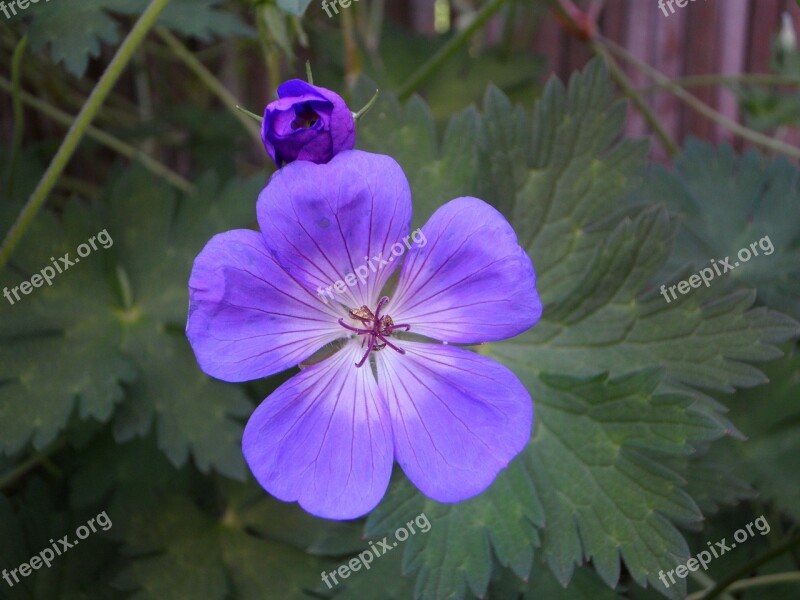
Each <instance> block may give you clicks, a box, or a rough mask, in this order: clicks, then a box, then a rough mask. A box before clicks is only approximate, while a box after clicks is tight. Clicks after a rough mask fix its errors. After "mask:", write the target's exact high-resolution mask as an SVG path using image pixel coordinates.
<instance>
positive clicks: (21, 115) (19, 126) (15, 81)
mask: <svg viewBox="0 0 800 600" xmlns="http://www.w3.org/2000/svg"><path fill="white" fill-rule="evenodd" d="M27 47H28V36H27V35H25V36H23V37H22V39H21V40H20V41H19V43H18V44H17V47H16V48H14V55H13V57H12V59H11V99H12V105H13V107H14V108H13V110H14V138H13V141H12V142H11V162H10V163H9V165H8V174H7V177H6V179H7V181H8V185H7V187H6V198H11V195H12V194H13V193H14V179H15V178H16V175H17V163H18V162H19V152H20V148H21V147H22V135H23V133H24V132H25V112H24V111H23V110H22V101H21V99H20V93H21V92H22V84H21V82H20V80H21V76H22V57H23V56H25V49H26V48H27Z"/></svg>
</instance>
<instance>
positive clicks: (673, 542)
mask: <svg viewBox="0 0 800 600" xmlns="http://www.w3.org/2000/svg"><path fill="white" fill-rule="evenodd" d="M376 115H377V118H376ZM415 115H416V116H415ZM372 118H373V119H375V120H378V119H380V123H379V125H378V126H377V127H376V131H375V132H374V135H375V138H372V137H371V136H370V135H368V136H365V138H366V139H364V138H362V140H361V143H362V144H363V145H364V147H366V148H370V149H377V148H378V147H379V145H380V144H379V142H378V140H383V145H382V150H381V151H383V152H387V153H389V154H392V155H393V156H395V157H398V160H399V161H400V163H401V164H402V165H403V167H404V169H405V170H406V172H407V173H408V174H409V177H410V179H411V181H412V189H413V191H414V194H415V201H416V203H417V204H416V206H415V208H416V209H417V210H419V209H421V210H422V212H423V213H425V214H426V215H427V214H429V213H430V212H432V211H433V210H435V208H436V207H437V206H439V205H440V204H441V203H443V202H445V201H446V200H448V199H450V198H452V197H453V196H454V195H457V194H463V193H470V191H471V193H473V194H475V195H481V194H483V198H484V199H486V200H488V201H490V202H492V203H493V204H494V205H495V206H497V207H498V208H499V209H500V210H502V211H503V212H505V213H506V214H509V215H512V218H513V221H512V222H514V224H515V227H516V230H517V232H518V235H519V237H520V240H521V242H522V243H523V244H524V246H525V247H526V248H527V249H528V250H529V253H530V255H531V258H532V260H533V262H534V266H535V267H536V268H537V274H538V277H539V286H540V289H541V291H542V295H543V298H544V300H545V313H544V316H543V318H542V321H541V322H540V323H539V324H538V325H537V326H536V327H534V328H533V329H532V330H531V331H529V332H528V333H526V334H523V335H521V336H519V337H517V338H515V339H514V340H510V341H508V342H502V343H496V344H490V345H487V346H483V347H482V348H481V349H480V351H481V352H483V353H484V354H487V355H488V356H491V357H494V358H497V359H498V360H501V361H502V362H505V363H506V364H507V365H508V366H510V367H511V368H512V369H514V370H515V372H516V373H517V374H518V375H519V376H520V377H521V379H522V380H523V382H524V383H525V384H526V386H527V387H528V389H529V391H530V392H531V395H532V397H533V398H534V403H535V405H536V407H537V417H536V418H537V422H538V426H537V430H536V433H535V435H534V438H533V440H532V442H531V444H530V446H529V448H528V450H526V451H525V452H524V453H523V455H522V456H521V457H519V458H518V459H517V461H516V462H515V463H512V466H511V467H510V468H509V471H508V473H507V474H506V475H509V474H515V475H516V474H519V473H520V470H521V468H522V465H520V464H517V463H523V464H524V469H523V471H524V473H526V474H527V476H526V478H527V482H526V484H525V485H526V486H527V487H528V488H530V489H531V490H532V492H533V494H534V495H535V496H534V498H535V499H534V500H531V499H530V498H529V499H528V500H527V501H525V502H522V501H520V500H518V499H517V500H514V496H513V495H510V494H509V493H508V492H500V491H498V490H499V489H502V486H503V478H502V477H501V478H499V479H498V482H497V483H496V484H495V485H493V486H492V488H490V489H489V490H488V491H487V492H486V493H484V494H482V495H481V496H480V497H478V498H476V499H473V500H471V501H468V502H465V503H463V504H459V505H456V506H452V507H449V506H447V507H438V506H436V505H435V503H433V502H431V501H427V500H424V499H423V498H421V497H418V498H417V499H416V503H417V504H416V507H418V508H419V510H422V507H425V512H426V514H428V515H429V516H430V517H431V520H432V523H433V529H432V531H431V532H430V533H429V534H427V535H426V536H425V538H423V539H419V540H418V539H416V538H415V539H414V540H412V541H410V542H409V546H408V550H407V552H408V554H407V555H406V556H405V557H404V565H405V568H406V569H408V570H419V574H418V580H417V588H416V589H417V592H418V594H419V595H420V597H422V598H440V597H463V595H464V594H465V592H466V590H467V589H469V590H470V591H471V592H472V593H473V594H475V595H477V596H481V595H483V594H484V593H485V591H486V589H487V586H488V583H489V578H490V573H491V564H492V561H491V557H490V554H489V548H490V546H489V545H488V544H489V543H490V544H491V547H493V548H494V551H495V553H496V554H497V556H498V559H499V561H500V563H501V564H503V565H509V566H512V568H513V569H514V570H515V571H516V572H517V574H518V575H519V576H521V577H523V576H526V575H527V574H528V571H529V570H530V568H531V558H530V556H531V555H530V554H529V553H525V552H523V553H522V554H520V553H519V552H517V553H516V554H514V556H515V557H516V559H517V561H518V562H517V564H516V565H512V564H511V560H510V557H509V556H508V555H506V554H505V553H504V551H503V549H505V548H511V547H516V548H519V547H520V545H522V546H524V545H527V546H529V547H531V549H532V548H533V547H534V546H536V545H538V536H537V535H536V533H535V531H533V532H532V531H531V525H532V524H535V523H537V522H540V521H541V517H540V516H539V514H538V513H540V511H541V513H542V514H543V520H544V523H545V527H544V529H543V530H542V534H541V537H542V549H541V552H542V555H543V557H544V559H545V560H546V561H547V563H548V565H549V566H550V568H551V569H552V570H553V572H554V574H555V575H556V577H557V579H559V580H560V581H561V583H562V584H566V583H567V582H568V581H569V580H570V577H571V574H572V571H573V569H574V566H575V565H580V564H581V563H583V562H584V560H587V559H591V560H592V563H593V564H594V566H595V568H596V569H597V570H598V572H599V574H600V575H601V577H602V578H603V579H604V580H605V582H606V583H607V584H608V585H611V586H613V585H615V584H616V582H617V580H618V578H619V575H620V568H621V565H620V560H622V561H624V563H625V566H626V568H627V571H628V572H629V574H630V576H631V577H632V578H633V580H634V581H636V582H637V583H638V584H640V585H644V584H645V583H646V582H649V583H650V584H651V585H653V584H656V585H658V586H659V589H661V590H663V586H661V584H660V583H658V582H657V579H656V576H657V572H658V569H659V568H663V565H664V564H676V563H678V562H680V560H679V558H680V557H682V556H685V555H686V554H687V551H688V549H687V546H686V543H685V541H684V540H683V538H682V536H681V535H680V533H679V532H678V530H677V528H676V525H684V526H686V525H689V524H691V523H696V522H698V521H700V520H701V518H702V516H701V513H700V511H699V510H698V508H697V505H696V504H695V502H694V501H693V500H692V499H691V497H690V496H689V495H688V494H687V493H686V491H685V490H684V489H683V485H684V483H683V477H682V475H681V473H680V468H679V470H677V471H676V470H672V469H670V468H669V467H668V466H666V465H667V464H668V461H669V460H674V459H676V458H678V457H681V456H687V455H688V454H690V453H692V452H694V451H696V450H697V449H698V448H700V447H703V446H704V445H705V444H707V443H708V442H709V441H712V440H714V439H716V438H718V437H720V436H721V435H723V434H724V433H726V432H730V433H733V432H735V429H734V428H733V426H732V425H730V423H729V422H728V421H727V420H726V419H725V418H724V417H723V415H722V414H721V412H720V411H721V407H720V405H718V404H716V403H714V402H713V401H712V400H711V399H710V398H709V397H708V396H706V395H705V393H704V392H703V390H719V391H724V392H730V391H733V390H734V389H735V388H737V387H750V386H754V385H758V384H760V383H764V382H765V381H766V379H765V377H764V375H763V374H762V373H761V372H760V371H759V370H758V369H756V368H755V367H753V366H751V365H749V364H747V363H748V362H754V361H764V360H770V359H774V358H776V357H777V356H779V355H780V350H779V349H778V348H777V346H776V344H777V343H779V342H781V341H782V340H786V339H789V338H790V337H792V336H793V335H796V333H797V331H798V328H797V323H796V322H794V321H792V320H791V319H789V318H787V317H784V316H782V315H780V314H779V313H775V312H771V311H768V310H766V309H761V308H759V309H751V307H752V304H753V302H754V295H753V294H752V293H749V292H739V293H734V294H728V293H727V290H725V289H722V288H717V289H716V290H703V291H700V290H698V291H697V293H696V294H694V295H692V296H687V297H686V298H685V299H684V300H683V301H682V302H676V303H673V304H671V305H668V304H667V303H666V302H665V301H664V300H663V298H662V297H661V296H660V295H658V294H657V293H656V291H655V290H653V288H652V282H653V280H654V278H655V280H656V281H658V278H657V276H658V274H659V273H660V271H661V269H662V267H663V265H664V264H666V262H667V260H668V258H669V257H670V255H671V252H672V244H673V238H674V236H675V224H674V222H673V220H672V218H671V217H670V216H669V215H668V214H667V213H666V212H665V211H664V210H663V209H660V208H658V207H653V206H652V204H649V205H647V206H644V207H630V206H629V205H626V204H624V203H621V202H620V199H621V197H622V196H623V194H624V193H625V191H626V189H627V188H628V187H629V186H630V185H631V184H632V182H634V181H635V179H634V176H635V175H636V174H637V173H638V172H639V170H640V168H641V166H642V161H641V157H642V156H643V155H644V152H643V148H642V146H641V144H639V143H635V142H628V141H622V142H618V143H617V142H616V139H617V137H618V135H619V132H620V130H621V128H622V125H623V122H624V107H623V106H622V105H621V104H619V103H618V102H616V101H614V98H613V90H612V88H611V85H610V82H609V80H608V76H607V74H606V73H605V70H604V68H603V67H602V66H601V65H600V64H599V63H595V64H593V65H592V66H590V67H589V68H588V69H587V71H586V72H584V73H583V74H581V75H577V76H575V77H573V79H572V81H571V82H570V86H569V88H568V89H564V88H563V87H562V86H561V85H560V84H558V83H557V82H551V84H550V85H549V86H548V87H547V89H546V90H545V93H544V95H543V97H542V98H541V100H540V101H539V103H538V104H537V108H536V111H535V113H534V119H533V126H532V135H526V133H525V132H526V131H530V130H531V125H529V124H528V121H527V117H526V116H525V114H524V113H523V112H521V111H519V110H514V109H512V107H511V106H510V104H509V103H508V101H507V100H506V99H505V98H504V97H503V96H502V94H501V93H499V92H498V91H496V90H490V91H489V93H488V94H487V96H486V100H485V102H484V114H483V115H482V116H478V115H476V114H475V113H474V112H472V111H467V112H466V113H464V114H463V115H461V116H460V117H456V118H455V119H454V123H458V124H460V125H461V126H463V125H464V124H469V125H468V126H467V127H466V130H468V131H470V132H471V133H472V134H473V137H472V138H471V139H473V140H475V141H476V142H477V143H474V144H469V145H468V144H463V143H462V144H461V147H462V148H463V147H466V146H469V148H464V150H463V151H464V152H467V161H466V162H465V163H462V164H458V165H455V164H454V165H453V166H452V168H444V169H443V168H439V164H440V163H442V162H444V161H445V160H447V156H448V151H447V148H448V136H445V142H444V144H443V145H442V147H441V148H439V147H437V146H438V144H437V142H436V137H435V133H433V130H432V124H431V120H430V118H429V117H427V116H426V114H425V112H424V111H422V110H420V108H416V107H415V106H414V103H411V104H410V105H409V107H408V108H407V109H406V110H405V114H403V112H402V111H401V110H400V109H399V107H396V106H393V105H392V103H391V101H390V100H386V99H385V100H384V101H383V104H382V105H380V107H376V110H375V113H374V114H373V116H372ZM382 127H385V128H386V129H385V130H382V129H381V128H382ZM451 127H454V125H453V124H451ZM423 132H424V134H423ZM412 140H415V141H413V142H412ZM451 143H452V142H451ZM387 146H388V147H389V148H390V149H387ZM453 146H457V144H453ZM414 149H417V153H416V154H415V153H414V152H413V150H414ZM420 151H421V152H420ZM430 171H434V172H437V173H438V174H439V176H440V177H439V178H438V179H439V183H438V185H436V186H431V185H426V183H427V181H428V179H427V178H428V177H429V175H428V173H429V172H430ZM441 179H445V180H446V181H448V182H449V183H443V182H442V181H441ZM476 181H480V182H481V183H480V184H477V183H476ZM420 189H422V190H423V191H422V192H420ZM424 218H425V217H423V220H424ZM653 369H656V371H653ZM556 374H558V375H556ZM609 375H610V376H611V377H612V379H608V377H609ZM515 489H517V490H518V489H520V488H519V486H517V487H516V488H515ZM556 491H557V493H556ZM529 493H530V492H529ZM709 494H710V497H713V498H717V496H718V495H719V494H717V493H714V492H713V491H711V492H709ZM407 495H408V490H407V489H406V488H405V487H404V486H397V487H394V488H392V489H391V490H390V493H389V496H388V498H387V499H386V500H385V502H384V504H383V505H381V506H380V507H379V508H378V509H377V510H376V511H375V513H373V515H372V516H371V517H370V523H373V522H374V520H375V519H381V522H384V523H385V525H384V528H383V529H384V530H386V531H388V530H391V529H393V528H396V527H398V526H400V525H401V524H402V523H403V518H406V519H407V518H408V516H409V514H410V513H411V512H413V510H411V511H409V510H406V511H398V510H397V509H396V506H397V505H398V503H400V502H401V500H398V499H397V497H399V498H402V499H403V500H402V502H406V503H408V502H414V500H413V498H412V499H408V498H407V497H406V496H407ZM496 495H500V496H502V497H503V499H504V500H505V501H506V502H509V501H511V508H509V507H507V508H506V509H505V510H504V511H503V513H504V514H508V515H509V516H513V517H512V520H513V521H514V522H515V523H516V526H513V527H512V526H509V525H508V524H507V523H496V522H492V521H489V520H486V519H482V518H481V515H486V514H490V513H492V514H494V513H497V512H498V511H496V510H492V508H491V507H492V505H493V504H494V503H495V502H496V501H497V500H496V499H495V496H496ZM515 502H516V503H520V506H518V507H517V509H522V510H521V512H516V513H515V510H514V509H513V505H514V503H515ZM598 502H602V508H601V507H599V506H598ZM534 506H540V507H541V508H540V509H534V510H533V512H531V509H532V507H534ZM584 507H585V508H584ZM584 511H587V512H585V513H584ZM418 512H419V511H418ZM520 519H521V521H520ZM434 532H437V533H434ZM444 548H447V549H448V550H447V551H444V550H443V549H444ZM681 592H682V589H679V588H673V589H672V590H669V591H667V592H666V593H667V594H671V595H673V596H674V597H677V594H680V593H681Z"/></svg>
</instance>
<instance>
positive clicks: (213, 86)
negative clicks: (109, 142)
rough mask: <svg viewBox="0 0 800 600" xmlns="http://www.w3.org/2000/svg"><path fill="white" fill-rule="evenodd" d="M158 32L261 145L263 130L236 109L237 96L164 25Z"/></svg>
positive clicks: (157, 28)
mask: <svg viewBox="0 0 800 600" xmlns="http://www.w3.org/2000/svg"><path fill="white" fill-rule="evenodd" d="M156 33H157V34H158V36H159V37H160V38H161V39H162V40H163V41H164V43H165V44H166V45H167V46H169V48H170V50H172V51H173V52H174V53H175V55H176V56H177V57H178V58H179V59H180V60H181V61H183V64H185V65H186V66H187V67H188V68H189V70H190V71H191V72H192V73H194V74H195V75H196V76H197V78H198V79H199V80H200V81H201V82H202V83H204V84H205V86H206V87H207V88H208V89H209V90H210V91H211V93H213V94H214V95H215V96H216V97H217V98H219V99H220V101H221V102H222V103H223V104H224V105H225V107H226V108H227V109H228V110H229V111H230V112H231V114H232V115H233V116H234V117H236V120H237V121H239V122H240V123H241V124H242V125H243V126H244V128H245V129H246V130H247V133H249V134H250V136H251V137H252V138H253V140H254V141H256V142H257V143H258V144H259V145H261V131H260V128H259V127H257V126H256V125H254V124H253V122H252V121H250V119H248V118H246V117H245V116H244V115H243V114H242V113H240V112H239V111H238V110H237V109H236V98H234V97H233V95H232V94H231V93H230V92H229V91H228V90H227V89H225V86H224V85H222V83H221V82H220V81H219V80H218V79H217V78H216V77H214V74H213V73H212V72H211V71H209V70H208V69H207V68H206V66H205V65H204V64H203V63H201V62H200V61H199V60H197V58H196V57H195V56H194V55H193V54H192V53H191V52H189V49H188V48H187V47H186V46H184V45H183V43H182V42H181V41H180V40H179V39H178V38H177V37H176V36H174V35H173V34H172V33H170V32H169V31H167V30H166V29H164V28H163V27H156Z"/></svg>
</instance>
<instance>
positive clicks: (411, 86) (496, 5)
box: [397, 0, 508, 100]
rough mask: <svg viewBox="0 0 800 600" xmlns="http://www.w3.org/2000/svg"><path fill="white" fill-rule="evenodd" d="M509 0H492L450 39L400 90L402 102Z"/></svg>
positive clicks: (398, 92)
mask: <svg viewBox="0 0 800 600" xmlns="http://www.w3.org/2000/svg"><path fill="white" fill-rule="evenodd" d="M506 2H508V0H490V1H489V3H488V4H486V6H484V7H483V8H482V9H481V10H480V12H478V14H477V15H476V17H475V20H474V21H472V23H470V24H469V26H468V27H466V28H465V29H464V30H463V31H462V32H461V33H459V34H458V35H457V36H455V37H454V38H452V39H450V41H448V42H447V43H446V44H445V45H444V46H442V47H441V48H440V49H439V51H438V52H436V54H434V55H433V56H432V57H431V58H430V59H429V60H428V61H427V62H425V64H423V65H422V66H421V67H420V68H419V69H417V70H416V71H415V72H414V73H413V74H412V75H411V77H409V78H408V79H407V80H406V82H405V83H403V85H401V86H400V89H399V90H397V97H398V98H400V100H408V98H409V97H410V96H411V94H413V93H414V90H416V89H417V88H418V87H419V86H420V85H422V84H423V83H424V82H425V81H427V80H428V78H429V77H430V76H431V75H433V74H434V73H435V72H436V70H437V69H439V68H440V67H441V66H442V65H443V64H445V63H446V62H447V61H448V60H449V59H450V58H451V57H452V56H453V55H454V54H455V53H456V52H458V51H459V50H460V49H461V48H462V47H463V46H464V45H465V44H466V43H467V42H468V41H469V40H470V39H471V38H472V36H473V35H474V34H475V33H476V32H477V31H478V30H479V29H480V28H481V27H483V26H484V25H485V24H486V22H487V21H488V20H489V19H490V18H491V17H492V15H494V13H496V12H497V11H498V10H500V9H501V8H502V7H503V6H504V5H505V4H506Z"/></svg>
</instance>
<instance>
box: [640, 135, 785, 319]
mask: <svg viewBox="0 0 800 600" xmlns="http://www.w3.org/2000/svg"><path fill="white" fill-rule="evenodd" d="M798 182H800V171H798V169H797V168H796V167H795V166H793V165H791V164H790V163H789V162H788V161H786V160H772V161H768V160H766V159H764V158H762V157H760V156H759V155H758V154H756V153H755V152H748V153H747V154H745V155H744V156H742V157H737V156H736V155H735V154H734V152H733V150H732V149H731V147H730V146H722V147H721V148H719V149H718V150H715V149H713V148H712V147H711V146H710V145H708V144H704V143H700V142H696V141H695V142H690V143H689V144H688V145H687V147H686V151H685V152H684V154H683V155H682V156H681V157H680V158H679V159H678V160H677V161H676V163H675V168H674V170H666V169H664V168H661V167H658V168H656V169H654V172H653V173H652V174H651V175H650V176H649V177H648V178H647V184H646V185H644V186H642V189H641V190H637V191H636V192H635V193H634V194H632V197H633V198H634V199H635V200H637V201H640V202H645V203H647V204H664V205H666V206H667V207H669V208H670V209H672V210H674V211H675V212H677V213H680V215H681V218H682V221H683V227H682V228H681V231H680V234H679V236H678V239H677V241H676V244H675V250H674V252H673V254H672V256H671V257H670V262H669V265H668V269H667V271H668V272H670V271H676V270H678V269H681V268H686V265H687V263H693V267H692V271H696V270H697V269H699V268H701V267H706V266H708V262H709V259H712V258H713V259H723V258H725V257H731V260H730V263H731V266H734V267H735V268H734V269H733V270H732V271H730V272H729V273H725V274H724V276H723V277H720V278H716V279H714V281H713V282H712V284H711V285H713V286H714V287H719V286H725V285H727V286H729V287H746V288H754V289H756V290H757V291H758V299H759V301H760V302H761V303H762V304H766V305H767V306H769V307H771V308H775V309H777V310H781V311H783V312H785V313H787V314H789V315H791V316H793V317H794V318H795V319H798V318H800V220H798V219H797V218H796V216H797V214H798V210H800V187H798V185H800V184H799V183H798ZM765 238H768V240H767V239H765ZM761 240H765V241H764V243H763V247H761V246H759V245H758V242H760V241H761ZM768 242H770V243H768ZM753 243H756V247H755V251H756V252H757V253H758V254H757V255H755V256H753V257H752V258H750V259H749V260H748V261H747V262H745V261H741V264H739V265H738V266H736V264H737V263H739V262H740V259H739V257H738V256H737V253H738V252H739V250H740V249H747V251H748V252H750V253H752V252H753V250H754V249H753V248H752V247H751V244H753ZM770 245H771V246H772V249H770ZM766 252H770V254H766ZM668 272H667V273H665V274H664V277H665V278H666V277H668V276H669V274H668ZM663 281H664V282H667V281H669V283H673V280H668V279H664V280H663Z"/></svg>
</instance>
